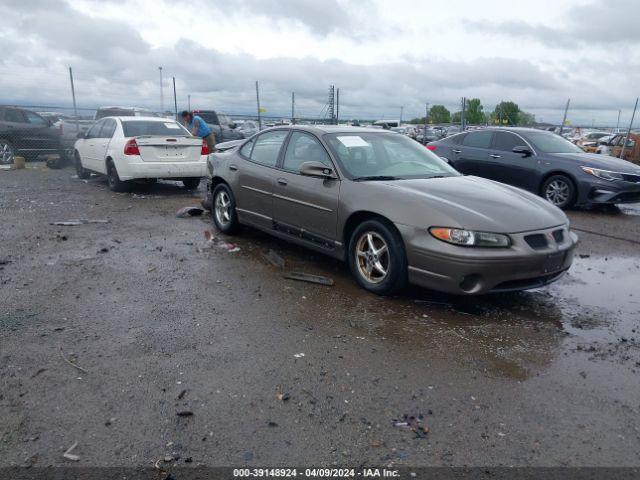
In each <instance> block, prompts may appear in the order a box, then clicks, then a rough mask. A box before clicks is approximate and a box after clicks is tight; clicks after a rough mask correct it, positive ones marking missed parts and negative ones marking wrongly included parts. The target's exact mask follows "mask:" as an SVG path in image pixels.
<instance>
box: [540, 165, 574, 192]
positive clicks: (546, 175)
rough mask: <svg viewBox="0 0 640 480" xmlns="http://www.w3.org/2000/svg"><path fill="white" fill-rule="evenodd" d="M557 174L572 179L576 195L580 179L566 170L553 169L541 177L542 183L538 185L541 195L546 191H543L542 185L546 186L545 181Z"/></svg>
mask: <svg viewBox="0 0 640 480" xmlns="http://www.w3.org/2000/svg"><path fill="white" fill-rule="evenodd" d="M555 175H562V176H563V177H567V178H568V179H569V180H571V183H573V188H574V191H575V195H576V196H577V195H578V181H577V180H576V177H575V176H574V175H572V174H571V173H569V172H567V171H566V170H551V171H550V172H548V173H545V174H544V175H543V176H542V178H541V179H540V184H539V185H538V194H539V195H542V194H543V193H544V192H543V191H542V187H543V186H544V184H545V182H546V181H547V180H549V179H550V178H551V177H553V176H555Z"/></svg>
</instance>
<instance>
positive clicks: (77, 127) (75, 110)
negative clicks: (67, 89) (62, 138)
mask: <svg viewBox="0 0 640 480" xmlns="http://www.w3.org/2000/svg"><path fill="white" fill-rule="evenodd" d="M69 80H70V81H71V98H72V99H73V115H74V116H75V117H76V133H77V132H79V131H80V126H79V125H78V107H77V106H76V88H75V86H74V85H73V70H72V69H71V67H69Z"/></svg>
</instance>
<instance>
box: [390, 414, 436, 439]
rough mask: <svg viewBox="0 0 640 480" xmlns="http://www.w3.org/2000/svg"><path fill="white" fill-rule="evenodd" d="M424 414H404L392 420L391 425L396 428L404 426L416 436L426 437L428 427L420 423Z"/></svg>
mask: <svg viewBox="0 0 640 480" xmlns="http://www.w3.org/2000/svg"><path fill="white" fill-rule="evenodd" d="M423 420H424V415H422V414H419V415H418V416H414V415H407V414H404V415H403V416H402V419H401V420H394V421H393V426H394V427H398V428H405V429H407V430H411V431H412V432H413V433H415V434H416V438H426V436H427V434H428V433H429V427H428V426H427V425H426V424H424V423H422V421H423Z"/></svg>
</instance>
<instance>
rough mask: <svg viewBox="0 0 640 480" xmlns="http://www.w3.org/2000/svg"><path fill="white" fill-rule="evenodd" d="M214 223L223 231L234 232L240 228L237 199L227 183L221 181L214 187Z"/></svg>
mask: <svg viewBox="0 0 640 480" xmlns="http://www.w3.org/2000/svg"><path fill="white" fill-rule="evenodd" d="M212 197H213V209H212V210H211V214H212V216H213V223H214V224H215V226H216V227H217V228H218V230H220V231H221V232H222V233H226V234H233V233H236V232H237V231H238V230H239V229H240V222H239V221H238V214H237V213H236V200H235V197H234V196H233V192H232V191H231V189H230V188H229V186H228V185H227V184H225V183H220V184H218V185H217V186H216V188H214V189H213V195H212Z"/></svg>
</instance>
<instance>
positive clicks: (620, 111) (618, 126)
mask: <svg viewBox="0 0 640 480" xmlns="http://www.w3.org/2000/svg"><path fill="white" fill-rule="evenodd" d="M621 113H622V110H618V121H617V122H616V133H617V132H618V128H620V114H621Z"/></svg>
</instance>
